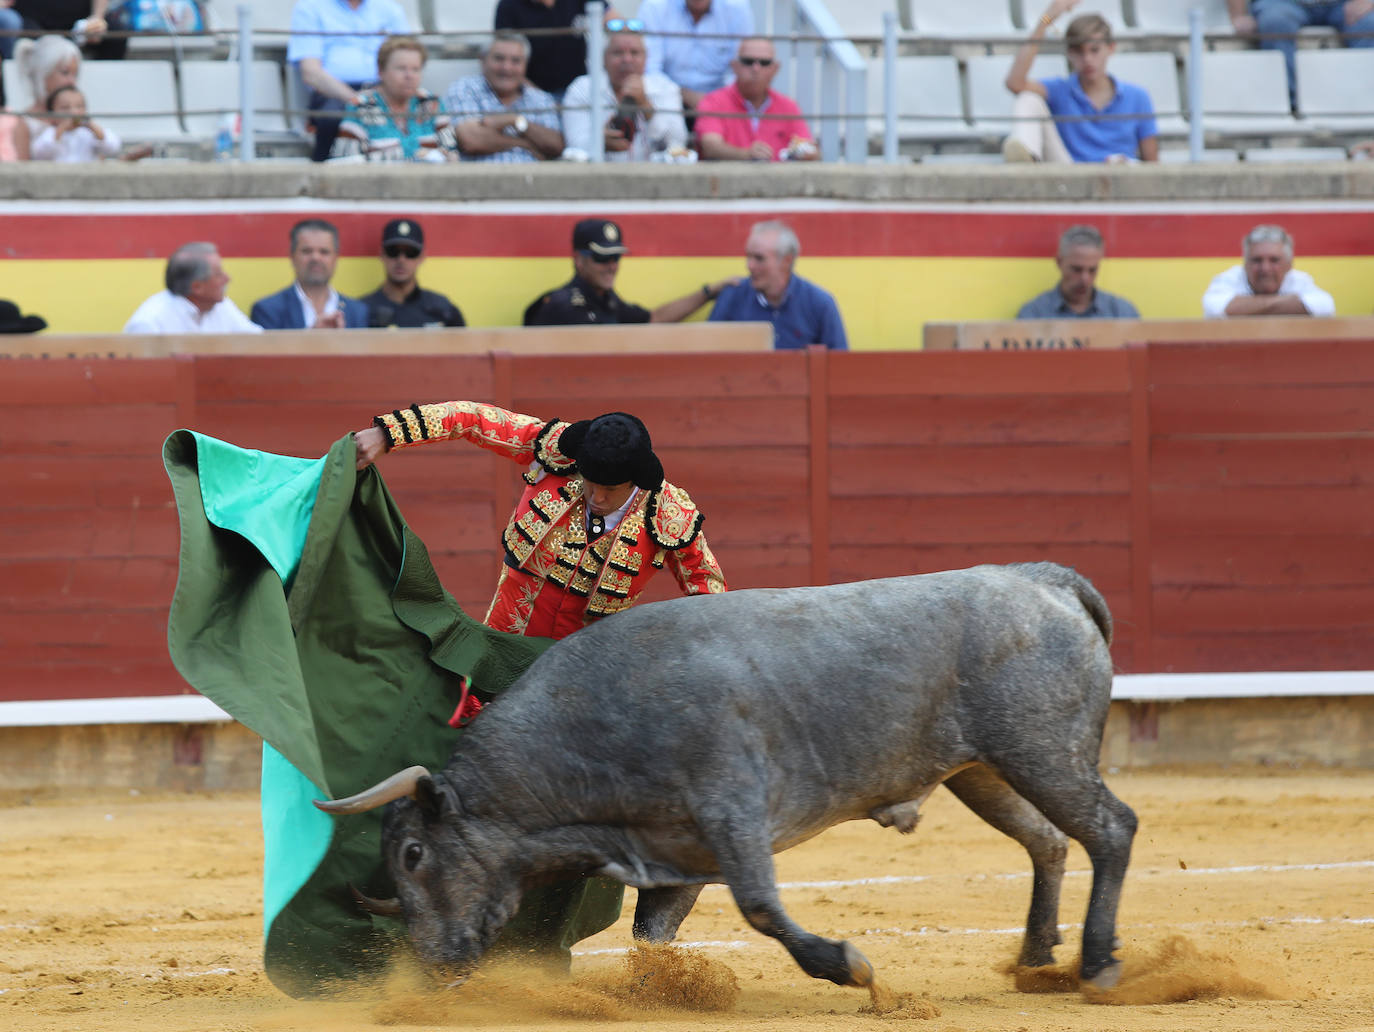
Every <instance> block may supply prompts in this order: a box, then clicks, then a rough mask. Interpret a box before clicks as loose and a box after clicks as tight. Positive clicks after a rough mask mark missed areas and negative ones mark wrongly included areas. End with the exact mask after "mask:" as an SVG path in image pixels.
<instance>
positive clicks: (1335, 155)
mask: <svg viewBox="0 0 1374 1032" xmlns="http://www.w3.org/2000/svg"><path fill="white" fill-rule="evenodd" d="M1243 157H1244V158H1245V161H1246V163H1247V164H1256V165H1258V164H1268V165H1274V164H1279V163H1281V162H1288V161H1345V160H1346V153H1345V148H1344V147H1248V148H1246V150H1245V152H1244V154H1243Z"/></svg>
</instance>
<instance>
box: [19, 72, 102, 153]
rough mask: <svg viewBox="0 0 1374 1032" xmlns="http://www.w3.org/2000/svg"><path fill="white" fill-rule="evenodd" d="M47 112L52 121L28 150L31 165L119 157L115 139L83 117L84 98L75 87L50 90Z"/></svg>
mask: <svg viewBox="0 0 1374 1032" xmlns="http://www.w3.org/2000/svg"><path fill="white" fill-rule="evenodd" d="M48 111H49V113H50V114H51V115H52V116H53V118H52V120H51V121H50V122H49V124H48V125H47V126H46V127H45V128H44V130H43V131H42V132H41V133H39V134H38V135H37V136H36V137H34V139H33V142H32V143H31V144H30V147H29V156H30V157H31V158H33V159H34V160H35V161H58V162H62V163H64V164H78V163H81V162H87V161H99V160H100V159H101V158H114V157H118V156H119V148H120V142H119V136H118V135H117V134H116V133H115V131H114V130H113V129H106V128H104V127H103V126H102V125H101V124H100V123H99V122H96V121H95V120H93V119H92V118H90V117H89V116H88V115H87V114H86V97H85V95H84V94H82V92H81V91H80V90H79V89H77V88H76V87H75V86H59V87H58V88H57V89H55V90H53V94H52V96H51V97H49V98H48Z"/></svg>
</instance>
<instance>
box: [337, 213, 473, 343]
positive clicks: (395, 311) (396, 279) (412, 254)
mask: <svg viewBox="0 0 1374 1032" xmlns="http://www.w3.org/2000/svg"><path fill="white" fill-rule="evenodd" d="M424 250H425V232H424V230H423V229H421V228H420V224H419V223H418V222H416V221H415V220H414V219H392V220H391V221H390V222H388V223H387V224H386V226H385V227H384V228H383V229H382V268H383V269H384V270H385V272H386V280H385V282H383V283H382V285H381V286H380V287H378V288H377V289H376V290H374V291H373V292H372V293H371V294H368V295H367V296H366V297H364V298H363V299H362V301H363V303H364V304H365V305H367V309H368V323H367V324H368V326H372V327H383V326H402V327H422V326H466V325H467V323H465V322H464V321H463V313H462V312H460V311H458V306H457V305H455V304H454V303H453V302H452V301H450V300H449V299H448V298H446V297H444V295H443V294H439V293H436V292H435V291H433V290H422V289H421V288H420V285H419V284H418V283H417V282H415V274H416V273H417V272H418V271H419V268H420V263H421V262H422V261H424Z"/></svg>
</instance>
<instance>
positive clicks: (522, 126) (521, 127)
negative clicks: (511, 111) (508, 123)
mask: <svg viewBox="0 0 1374 1032" xmlns="http://www.w3.org/2000/svg"><path fill="white" fill-rule="evenodd" d="M529 127H530V120H529V119H528V118H526V117H525V116H524V115H516V116H515V135H516V136H524V135H525V132H526V130H528V129H529Z"/></svg>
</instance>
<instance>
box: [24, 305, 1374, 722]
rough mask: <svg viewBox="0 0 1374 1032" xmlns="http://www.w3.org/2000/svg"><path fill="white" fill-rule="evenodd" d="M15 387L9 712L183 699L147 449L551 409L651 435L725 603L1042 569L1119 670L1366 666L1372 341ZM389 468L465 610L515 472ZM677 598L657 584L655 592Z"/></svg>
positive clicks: (457, 368)
mask: <svg viewBox="0 0 1374 1032" xmlns="http://www.w3.org/2000/svg"><path fill="white" fill-rule="evenodd" d="M1208 325H1216V324H1208ZM4 371H5V375H3V376H0V428H3V431H0V437H2V438H3V441H4V443H5V447H4V448H3V449H0V477H3V478H4V482H5V484H6V488H7V489H6V491H5V492H0V698H9V699H19V698H28V699H44V698H52V699H61V698H90V697H96V696H123V695H147V694H154V695H156V694H169V693H176V692H180V691H184V690H185V686H184V685H183V684H182V683H181V681H180V679H179V678H178V677H177V675H176V674H175V672H174V671H173V670H172V669H171V667H170V665H169V663H168V661H167V658H166V644H165V627H166V615H167V605H168V602H169V600H170V596H171V592H172V587H173V585H174V583H175V578H176V554H177V543H178V528H177V525H176V515H175V510H174V509H173V508H172V502H171V491H170V487H169V486H168V484H167V481H166V477H165V474H164V473H163V471H162V469H161V462H160V448H161V443H162V440H163V439H164V437H165V436H166V434H167V433H169V432H170V431H172V430H173V429H176V428H177V427H181V426H189V427H192V428H194V429H196V430H199V431H201V432H204V433H207V434H211V435H214V436H217V437H221V438H223V439H225V440H228V441H231V442H232V443H234V444H237V445H240V446H243V447H248V448H263V449H267V450H271V451H276V452H283V453H287V454H296V455H304V456H316V455H320V454H323V453H324V452H325V451H326V450H327V449H328V448H329V447H330V445H331V444H332V443H333V442H334V441H335V440H337V439H338V438H339V437H340V436H341V435H343V434H344V433H347V432H349V431H350V430H353V429H357V428H360V427H362V426H365V425H367V423H368V421H369V420H370V419H371V417H372V416H373V415H374V414H375V413H376V412H377V411H380V410H384V409H391V408H396V407H399V406H404V405H409V404H410V403H411V402H416V401H418V402H426V401H438V400H444V399H447V398H454V397H469V398H476V399H480V400H484V401H491V402H493V403H495V404H499V405H503V406H505V407H508V408H513V409H516V410H519V411H524V412H529V413H533V414H536V415H539V416H542V417H546V418H552V417H560V418H564V419H578V418H584V417H589V416H593V415H596V414H597V413H599V412H604V411H609V410H613V409H622V410H627V411H631V412H636V413H638V414H640V415H642V416H643V417H644V418H645V420H646V421H647V422H648V424H649V426H650V429H651V431H652V433H653V435H654V441H655V448H656V450H657V451H658V453H659V455H660V457H661V458H662V459H663V462H664V465H665V468H666V469H667V470H668V474H669V477H670V478H671V479H672V480H673V481H674V482H676V483H679V484H681V485H683V486H685V487H686V488H687V489H688V490H689V491H690V492H691V494H692V496H693V498H694V499H695V500H696V501H697V502H698V503H699V504H700V506H701V508H702V511H703V512H704V513H705V514H706V516H707V521H706V525H705V532H706V534H707V536H708V538H709V540H710V542H711V545H712V547H713V548H714V549H715V551H716V553H717V554H718V556H719V557H720V559H721V562H722V564H723V566H724V568H725V571H726V573H727V576H728V578H729V580H730V583H731V585H732V586H733V587H735V588H744V587H759V586H789V585H796V584H805V583H812V582H815V581H818V580H829V581H844V580H854V579H861V578H868V577H882V576H893V575H899V574H907V573H918V572H928V571H932V570H939V569H947V568H951V567H959V566H968V565H973V564H976V563H981V562H1015V561H1024V560H1040V559H1048V560H1055V561H1058V562H1063V563H1068V564H1070V565H1073V566H1075V567H1077V568H1078V569H1080V570H1081V571H1082V572H1083V573H1085V574H1086V575H1087V576H1089V577H1091V578H1092V579H1093V581H1094V582H1095V583H1096V584H1097V585H1098V586H1099V588H1100V589H1101V590H1102V591H1103V593H1104V595H1105V596H1106V597H1107V600H1108V603H1109V604H1110V605H1111V607H1112V610H1113V613H1114V614H1115V617H1116V627H1117V631H1116V639H1115V642H1114V646H1113V656H1114V659H1115V661H1116V664H1117V668H1118V670H1119V671H1121V672H1142V673H1143V672H1171V671H1174V672H1181V671H1244V670H1261V671H1263V670H1269V671H1282V670H1323V669H1326V670H1341V669H1345V670H1361V669H1363V670H1368V669H1374V547H1372V546H1374V482H1371V477H1370V470H1371V469H1374V348H1371V346H1370V341H1369V340H1305V341H1263V342H1256V341H1248V342H1247V341H1236V340H1224V341H1217V342H1201V343H1180V342H1173V343H1169V344H1167V346H1159V345H1143V346H1135V347H1127V348H1120V349H1113V348H1093V349H1083V350H1079V351H1055V352H1034V353H1032V352H1024V351H1014V352H1001V351H996V352H989V351H931V352H862V353H830V352H825V351H821V350H818V351H814V352H809V353H798V352H773V351H764V352H759V353H749V352H733V353H727V352H716V353H709V354H701V353H685V354H672V353H659V354H601V355H572V354H564V353H558V354H552V355H537V356H536V355H528V356H527V355H512V354H509V353H494V354H481V355H430V356H425V355H412V354H385V355H338V356H334V357H332V358H331V359H330V360H329V361H327V362H325V361H320V357H319V356H317V355H292V354H279V355H274V356H238V355H176V356H173V357H169V358H151V359H134V360H130V359H100V358H87V359H53V360H50V361H15V362H13V363H11V364H10V365H9V366H7V367H5V370H4ZM382 472H383V474H384V475H385V477H386V479H387V482H388V485H389V486H390V488H391V490H392V491H393V493H394V495H395V497H396V499H397V501H398V503H399V504H400V506H401V507H402V510H403V511H404V513H405V515H406V518H407V519H408V521H409V522H410V523H411V525H412V526H413V527H414V528H415V530H416V532H417V533H418V534H419V535H420V536H421V538H422V539H424V540H425V542H426V544H427V545H428V547H429V549H430V551H431V554H432V555H433V557H434V560H435V563H436V566H437V568H438V570H439V573H440V576H441V577H442V579H443V581H444V583H445V585H446V586H447V587H448V588H449V590H450V591H451V592H453V594H454V595H455V597H457V598H458V600H459V601H460V602H461V603H462V604H463V605H464V606H465V607H466V609H467V610H468V612H469V613H471V614H473V615H474V616H477V617H480V616H481V614H482V613H483V612H484V611H485V607H486V604H487V602H488V600H489V598H490V592H491V589H492V586H493V584H494V583H495V579H496V574H497V572H498V562H499V532H500V529H501V527H502V526H503V525H504V522H505V519H506V517H507V515H508V513H509V511H510V506H511V504H512V503H513V501H514V498H515V490H516V484H517V473H518V472H519V470H518V467H516V466H515V465H514V464H513V463H510V462H508V461H505V460H502V459H499V458H497V457H495V456H492V455H490V454H488V453H485V452H482V451H480V450H478V449H476V448H468V447H464V446H461V445H443V444H440V445H435V446H433V447H428V448H419V449H414V450H411V451H408V452H406V453H405V454H404V455H397V456H393V457H389V458H388V459H386V460H385V461H384V463H383V467H382ZM675 591H676V588H675V585H674V584H673V583H672V579H671V578H670V577H668V576H666V575H661V576H659V577H657V578H655V581H654V585H653V587H652V588H651V589H650V591H649V593H648V595H647V598H649V599H656V598H665V597H669V596H671V595H673V594H674V593H675ZM893 633H905V631H904V629H902V628H893Z"/></svg>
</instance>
